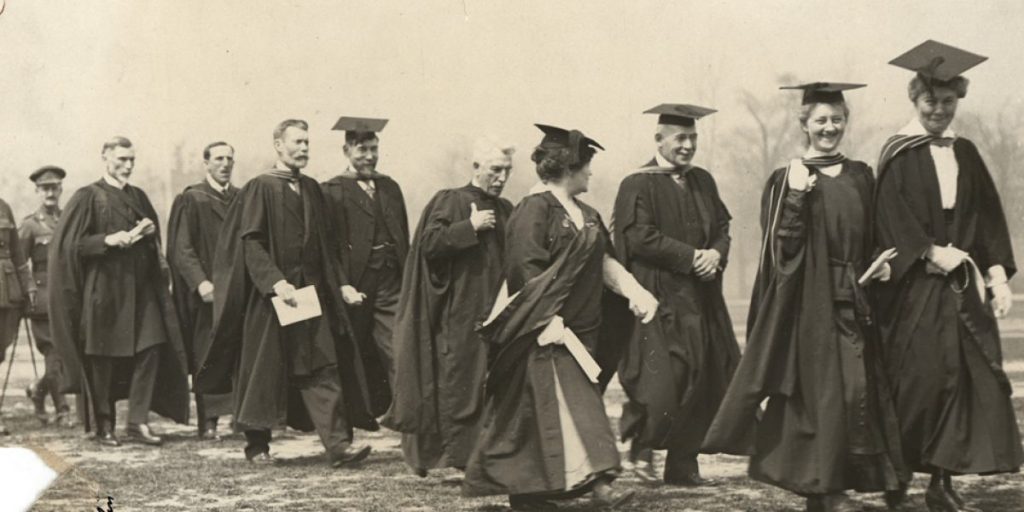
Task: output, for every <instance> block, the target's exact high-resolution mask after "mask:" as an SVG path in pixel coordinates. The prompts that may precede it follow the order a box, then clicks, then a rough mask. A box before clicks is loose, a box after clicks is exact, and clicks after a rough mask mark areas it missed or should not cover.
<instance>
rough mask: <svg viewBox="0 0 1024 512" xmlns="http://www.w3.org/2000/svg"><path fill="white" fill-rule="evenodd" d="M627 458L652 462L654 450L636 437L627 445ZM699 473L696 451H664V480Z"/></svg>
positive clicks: (633, 460)
mask: <svg viewBox="0 0 1024 512" xmlns="http://www.w3.org/2000/svg"><path fill="white" fill-rule="evenodd" d="M629 459H630V461H631V462H653V460H654V450H652V449H650V448H647V447H646V446H644V444H643V443H642V442H641V441H639V440H638V439H637V438H633V442H632V443H631V444H630V446H629ZM699 473H700V466H699V465H698V463H697V453H696V452H694V453H689V451H688V450H680V449H678V448H676V449H671V448H670V449H669V450H667V451H666V453H665V475H664V476H665V481H666V482H671V481H673V480H680V479H684V478H688V477H690V476H692V475H694V474H699Z"/></svg>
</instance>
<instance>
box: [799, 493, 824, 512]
mask: <svg viewBox="0 0 1024 512" xmlns="http://www.w3.org/2000/svg"><path fill="white" fill-rule="evenodd" d="M804 510H805V511H806V512H825V499H824V497H822V496H821V495H820V494H815V495H812V496H808V497H807V503H806V504H805V507H804Z"/></svg>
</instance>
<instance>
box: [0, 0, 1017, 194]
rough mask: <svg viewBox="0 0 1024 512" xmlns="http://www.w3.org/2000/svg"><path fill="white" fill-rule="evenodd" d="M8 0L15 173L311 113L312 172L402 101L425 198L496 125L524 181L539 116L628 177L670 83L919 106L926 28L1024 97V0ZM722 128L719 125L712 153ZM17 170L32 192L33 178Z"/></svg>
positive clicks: (143, 162) (681, 98)
mask: <svg viewBox="0 0 1024 512" xmlns="http://www.w3.org/2000/svg"><path fill="white" fill-rule="evenodd" d="M6 4H7V5H6V10H5V12H4V13H3V14H2V15H0V62H2V65H3V66H4V71H3V73H2V74H0V91H2V93H3V107H2V109H3V110H2V115H0V137H2V140H3V142H4V160H3V163H2V164H0V165H2V166H3V172H4V173H5V174H10V173H14V174H19V175H25V174H27V173H28V172H30V171H31V170H32V169H34V168H36V167H38V166H40V165H43V164H57V165H61V166H64V167H66V168H67V169H68V170H69V171H71V172H72V173H73V176H72V177H71V178H70V179H69V184H68V185H69V187H70V188H73V187H76V186H78V185H81V184H83V183H85V182H87V181H91V180H94V179H96V177H97V176H98V174H99V172H100V165H99V148H100V145H101V144H102V142H103V140H104V139H106V138H107V137H109V136H111V135H114V134H121V135H125V136H128V137H130V138H131V139H133V140H134V141H135V143H136V146H137V148H138V159H139V163H140V166H141V168H143V169H149V170H150V172H161V171H160V169H166V168H167V167H168V166H169V165H170V162H171V152H172V148H173V146H174V144H175V143H177V142H179V141H184V142H185V143H186V145H187V146H186V147H188V148H190V150H192V151H197V150H198V149H199V148H201V147H202V145H203V144H204V143H206V142H208V141H212V140H216V139H225V140H228V141H230V142H232V143H233V144H234V145H235V146H236V148H237V149H238V152H239V158H240V159H242V160H243V161H244V160H245V159H246V158H248V159H250V160H251V159H252V158H254V157H255V156H257V155H258V156H259V157H260V158H265V159H266V160H271V159H272V158H273V153H272V147H271V144H270V139H271V135H270V134H271V130H272V128H273V126H274V125H275V124H276V123H277V122H278V121H280V120H281V119H284V118H286V117H299V118H304V119H307V120H308V121H310V123H311V125H312V127H311V139H312V149H311V162H310V174H311V175H313V176H315V177H318V178H327V177H329V176H331V175H333V174H336V173H337V172H338V171H339V170H340V169H341V168H342V166H343V165H344V163H343V158H342V155H341V151H340V146H341V140H342V136H341V134H340V133H338V132H331V131H330V130H329V128H330V126H331V125H332V124H333V122H334V120H335V119H336V118H337V117H338V116H339V115H357V116H360V115H362V116H380V117H388V118H390V119H391V124H389V125H388V127H387V129H386V130H385V132H384V133H383V134H382V161H381V164H380V169H381V170H382V171H384V172H387V173H390V174H392V175H394V176H395V177H396V178H398V179H399V181H400V182H401V183H402V184H403V186H404V187H405V188H406V189H407V193H412V195H414V196H415V197H417V201H420V199H419V198H420V197H421V194H417V193H416V192H414V191H412V190H410V189H415V188H416V187H417V186H422V187H426V188H430V189H431V190H430V191H431V192H432V191H433V189H436V188H437V187H440V186H442V185H451V184H455V183H460V182H462V181H464V180H465V174H464V172H465V171H463V170H453V174H451V175H448V176H434V175H429V176H428V175H426V173H427V170H428V169H432V168H435V167H436V166H437V163H438V162H441V161H443V160H444V155H445V152H446V151H450V150H451V149H452V148H453V147H460V146H464V145H467V144H468V142H467V141H469V140H471V138H472V137H473V136H474V135H475V134H479V133H483V132H487V133H494V134H497V135H498V136H501V137H504V138H507V139H509V140H511V141H512V142H514V143H515V144H516V145H517V146H519V148H520V154H519V157H518V158H517V164H518V165H519V169H518V174H517V176H516V177H515V180H514V187H513V192H516V191H518V192H519V193H520V194H521V192H522V191H523V190H525V188H526V187H527V186H528V185H529V183H530V182H531V181H532V180H533V178H532V174H533V173H532V170H531V169H529V168H528V167H527V166H526V158H525V157H526V155H528V153H529V149H530V147H531V146H532V145H533V144H535V143H536V142H537V141H538V138H539V137H538V132H537V131H536V130H535V129H534V128H533V127H532V123H534V122H545V123H550V124H556V125H563V126H567V127H570V128H580V129H582V130H583V131H584V132H586V133H587V134H588V135H590V136H592V137H593V138H595V139H597V140H598V141H600V142H601V143H602V144H603V145H604V146H605V147H606V148H607V149H608V151H607V152H606V153H605V154H604V155H603V156H601V157H599V160H597V161H595V165H594V170H595V172H596V173H606V175H615V176H621V175H624V174H625V172H626V171H627V170H628V169H629V168H630V167H632V166H635V165H638V164H641V163H642V160H645V159H646V158H647V157H649V155H651V154H652V148H651V134H652V131H653V118H651V117H649V116H643V115H641V112H642V111H643V110H644V109H646V108H648V107H650V106H652V105H655V104H657V103H661V102H690V103H697V104H703V105H707V106H712V107H714V108H717V109H719V110H720V113H719V114H716V115H715V116H712V117H711V118H708V121H707V122H706V123H703V125H704V128H703V129H705V130H714V128H715V127H721V126H731V125H734V124H737V123H741V122H743V119H744V115H745V114H743V113H742V112H741V111H740V110H739V106H738V102H737V96H738V93H739V91H740V90H741V89H746V90H750V91H754V92H759V93H765V94H769V93H770V92H769V91H775V89H776V88H777V86H778V85H779V84H778V83H777V81H776V80H777V76H778V75H779V74H780V73H784V72H790V73H794V74H795V75H796V76H798V77H800V78H801V79H807V80H819V79H822V80H833V81H852V82H867V83H869V84H870V86H869V87H868V88H867V89H864V90H863V91H860V92H857V93H853V94H855V95H856V96H853V95H851V96H852V97H851V99H852V101H853V102H854V104H855V105H856V104H857V102H861V103H862V104H870V105H874V106H876V107H877V106H879V105H881V106H883V107H884V108H882V109H878V108H875V110H873V112H877V114H876V115H879V116H882V117H885V118H886V119H887V120H905V119H907V118H909V116H910V114H911V112H910V105H909V103H908V101H907V100H906V96H905V87H906V82H907V80H908V79H909V73H907V72H904V71H902V70H900V69H897V68H894V67H892V66H888V65H887V64H886V62H888V61H889V60H890V59H892V58H893V57H895V56H897V55H898V54H900V53H902V52H903V51H905V50H907V49H909V48H911V47H913V46H914V45H916V44H918V43H920V42H922V41H923V40H925V39H929V38H931V39H937V40H939V41H943V42H946V43H949V44H953V45H955V46H960V47H962V48H964V49H967V50H971V51H974V52H976V53H980V54H983V55H987V56H989V57H990V60H989V61H988V62H986V63H984V64H982V65H981V66H979V67H978V68H976V69H974V70H971V71H970V72H969V73H968V74H967V75H968V76H969V77H970V78H971V80H972V83H971V93H970V95H969V96H968V98H967V100H966V101H965V103H964V104H963V105H962V108H963V109H966V110H971V111H975V112H983V113H984V112H991V111H993V110H994V109H997V108H999V107H1000V106H1001V105H1004V104H1005V102H1007V101H1016V102H1020V101H1021V98H1020V92H1019V91H1020V86H1019V83H1020V79H1021V78H1022V77H1024V59H1022V58H1021V57H1022V51H1021V46H1022V45H1021V41H1022V36H1021V27H1022V26H1024V2H1017V1H1012V0H1006V1H998V2H985V3H981V2H944V1H937V0H932V1H915V2H878V1H871V2H865V1H860V2H819V1H808V0H799V1H798V0H793V1H787V2H742V3H741V2H720V1H713V0H704V1H700V2H694V1H680V0H675V1H660V2H655V1H630V2H610V1H607V2H596V1H574V2H551V1H523V0H517V1H514V2H513V1H509V2H497V1H486V2H485V1H480V0H466V1H429V0H428V1H408V0H406V1H402V2H390V1H388V2H383V1H373V2H367V1H363V2H343V1H320V2H313V1H308V2H307V1H301V2H300V1H295V0H284V1H276V2H259V1H253V0H230V1H225V0H218V1H216V2H211V1H205V0H175V1H160V2H158V1H155V0H150V1H141V0H132V1H128V0H123V1H103V2H83V1H80V0H79V1H70V0H69V1H46V0H6ZM779 94H784V93H779ZM854 121H856V118H855V119H854ZM717 133H721V131H718V132H717ZM717 142H721V141H715V140H714V139H713V138H711V139H708V138H704V139H702V147H701V149H700V152H699V153H698V156H697V160H698V163H699V162H700V161H701V158H702V156H704V157H707V155H708V154H709V153H708V152H710V151H712V150H713V147H714V145H715V144H716V143H717ZM853 156H856V157H860V158H862V159H865V160H868V159H871V160H873V159H874V157H875V155H853ZM258 171H259V169H240V170H239V174H240V176H251V175H252V174H254V173H256V172H258ZM460 172H461V173H463V174H458V173H460ZM424 178H429V179H424ZM615 181H617V178H616V179H615ZM5 189H6V190H4V191H2V193H3V195H4V196H8V197H10V196H12V195H17V194H23V193H27V192H30V191H31V187H30V184H29V183H28V182H27V181H25V182H24V183H22V182H16V183H15V184H11V183H10V181H8V182H7V185H5ZM423 194H426V192H424V193H423ZM513 199H516V197H514V198H513ZM424 200H425V199H424ZM411 206H412V207H413V208H412V209H414V210H415V209H416V208H415V206H416V205H411Z"/></svg>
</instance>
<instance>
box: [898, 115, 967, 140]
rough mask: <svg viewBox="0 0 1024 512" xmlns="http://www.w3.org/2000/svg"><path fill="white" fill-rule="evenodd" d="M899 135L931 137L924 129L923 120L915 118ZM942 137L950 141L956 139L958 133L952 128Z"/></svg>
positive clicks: (947, 129)
mask: <svg viewBox="0 0 1024 512" xmlns="http://www.w3.org/2000/svg"><path fill="white" fill-rule="evenodd" d="M897 135H929V133H928V130H925V129H924V125H922V124H921V120H920V119H918V118H916V117H915V118H913V119H911V120H910V122H909V123H907V125H906V126H904V127H903V128H902V129H901V130H900V131H899V132H897ZM942 136H943V137H946V138H950V139H954V138H956V133H955V132H954V131H953V130H952V129H951V128H946V131H944V132H942Z"/></svg>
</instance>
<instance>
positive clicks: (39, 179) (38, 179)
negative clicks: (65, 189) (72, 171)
mask: <svg viewBox="0 0 1024 512" xmlns="http://www.w3.org/2000/svg"><path fill="white" fill-rule="evenodd" d="M67 175H68V173H67V172H64V169H61V168H60V167H57V166H55V165H47V166H44V167H40V168H38V169H36V170H35V171H32V174H29V175H28V179H30V180H32V181H34V182H35V183H36V185H54V184H57V183H60V182H61V180H63V179H64V177H65V176H67Z"/></svg>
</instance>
